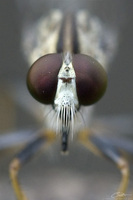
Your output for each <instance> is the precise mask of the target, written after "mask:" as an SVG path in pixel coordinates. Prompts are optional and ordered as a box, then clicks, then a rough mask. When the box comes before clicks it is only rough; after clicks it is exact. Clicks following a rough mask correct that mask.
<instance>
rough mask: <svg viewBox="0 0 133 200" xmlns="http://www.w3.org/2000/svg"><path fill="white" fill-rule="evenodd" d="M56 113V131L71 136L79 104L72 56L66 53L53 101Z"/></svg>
mask: <svg viewBox="0 0 133 200" xmlns="http://www.w3.org/2000/svg"><path fill="white" fill-rule="evenodd" d="M54 109H55V112H56V113H57V131H59V132H62V131H63V130H65V132H67V133H69V132H70V131H71V132H72V134H73V127H74V120H75V115H76V112H77V110H78V109H79V102H78V97H77V92H76V74H75V71H74V68H73V65H72V56H71V55H70V54H69V53H67V54H65V56H64V60H63V64H62V66H61V68H60V71H59V74H58V83H57V91H56V95H55V100H54Z"/></svg>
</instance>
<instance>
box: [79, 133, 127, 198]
mask: <svg viewBox="0 0 133 200" xmlns="http://www.w3.org/2000/svg"><path fill="white" fill-rule="evenodd" d="M78 139H79V141H80V142H81V143H82V144H83V145H84V146H85V147H86V148H87V149H89V150H90V151H92V152H93V153H94V154H96V155H97V156H102V157H103V156H104V157H106V158H108V159H109V160H111V161H112V162H113V163H115V165H116V166H117V167H118V169H119V170H120V172H121V175H122V179H121V182H120V185H119V188H118V190H117V192H118V193H116V194H119V195H116V197H115V200H118V199H120V195H121V200H124V199H125V195H124V194H126V190H127V187H128V182H129V166H128V162H127V160H126V159H125V158H124V156H123V155H122V154H121V153H120V152H119V150H118V149H117V148H116V147H115V146H113V145H110V144H108V143H106V140H104V139H102V138H100V137H98V136H95V135H93V134H91V132H89V130H84V131H81V132H80V133H79V136H78Z"/></svg>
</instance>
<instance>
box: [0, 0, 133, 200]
mask: <svg viewBox="0 0 133 200" xmlns="http://www.w3.org/2000/svg"><path fill="white" fill-rule="evenodd" d="M69 7H70V8H71V9H72V8H74V9H79V8H80V9H81V8H86V9H87V10H88V11H89V12H90V13H92V14H93V15H96V16H98V17H99V18H100V19H101V20H102V21H103V22H105V23H106V24H108V25H109V26H110V27H111V28H112V29H115V30H116V31H118V33H119V37H118V39H119V41H118V49H117V53H116V55H115V57H114V59H113V60H112V62H111V63H110V70H109V73H108V89H107V92H106V94H105V96H104V97H103V98H102V100H101V101H100V102H98V103H97V105H96V111H95V116H96V118H97V117H100V116H102V118H103V117H105V118H107V116H111V118H112V119H115V120H114V121H115V123H116V124H117V125H118V122H119V126H121V125H122V123H121V121H120V120H117V119H116V118H114V117H112V116H115V117H116V116H118V117H119V119H120V118H121V116H128V117H129V118H128V117H127V118H126V121H128V120H130V119H131V117H132V112H133V89H132V86H133V81H132V76H133V67H132V65H133V56H132V52H133V37H132V35H133V25H132V22H133V13H132V10H133V4H132V1H131V0H126V1H125V0H82V1H81V0H71V1H70V0H68V1H65V0H49V1H47V0H38V1H35V0H23V1H21V0H16V1H15V0H12V1H10V0H1V1H0V134H5V133H9V132H14V131H19V130H21V129H23V130H24V129H32V128H35V127H39V125H40V124H39V123H38V122H37V120H36V118H35V117H34V112H37V111H33V113H32V110H31V109H28V105H29V102H30V104H33V105H35V104H38V103H36V102H35V101H34V100H33V99H32V97H30V95H29V94H28V92H27V88H26V83H25V77H26V74H27V68H28V64H27V62H26V60H25V59H24V56H23V52H22V48H21V43H22V33H23V28H24V27H25V26H27V25H29V24H32V23H33V22H34V21H36V20H37V19H38V18H39V17H40V16H41V15H42V14H44V13H45V14H46V15H47V13H48V11H49V10H50V9H51V8H62V9H66V8H69ZM23 102H24V103H23ZM33 107H34V106H33ZM37 117H38V118H39V114H38V115H37ZM94 120H95V118H94ZM38 121H39V120H38ZM126 124H127V123H126ZM129 124H130V125H131V123H129ZM125 126H126V125H125ZM130 128H131V126H130ZM126 129H127V133H128V134H130V136H129V137H132V132H131V131H129V130H128V126H126V127H125V130H126ZM125 134H126V133H125ZM120 137H121V136H120ZM71 146H72V145H71ZM19 149H20V148H19V147H17V148H15V149H14V150H12V151H10V152H9V151H7V150H3V151H1V152H0V199H2V200H7V199H9V198H10V200H13V199H15V198H14V194H13V192H12V189H11V185H10V180H9V178H8V165H9V162H10V160H11V158H12V156H13V153H16V152H17V151H18V150H19ZM55 149H56V150H55ZM59 151H60V144H58V145H57V146H56V147H55V148H51V149H50V151H49V152H47V154H46V153H44V152H43V153H42V154H40V155H39V156H38V157H36V158H35V159H33V160H32V161H31V162H30V163H28V164H27V165H26V166H25V167H24V169H23V170H22V171H21V172H20V180H21V182H22V186H23V188H24V189H25V191H26V193H27V195H28V197H29V199H32V200H34V199H35V200H36V199H39V200H41V199H46V200H53V199H54V200H56V199H58V200H68V199H69V200H71V199H72V200H80V199H82V200H86V199H91V200H94V199H96V200H97V199H99V200H100V199H106V198H107V197H110V196H111V195H112V194H113V193H114V192H116V189H117V187H118V184H119V181H120V174H119V172H118V170H117V169H116V168H115V166H114V165H113V164H112V163H110V162H109V161H106V160H103V159H101V158H97V157H95V156H93V154H91V153H90V152H87V151H86V150H84V148H79V146H78V145H76V144H74V146H73V147H70V156H68V157H65V158H64V157H62V156H60V153H59ZM57 154H58V155H57ZM31 169H32V170H31ZM132 178H133V175H132V174H131V183H130V186H129V191H128V193H130V192H131V190H130V188H131V186H132V187H133V181H132ZM101 183H102V184H101Z"/></svg>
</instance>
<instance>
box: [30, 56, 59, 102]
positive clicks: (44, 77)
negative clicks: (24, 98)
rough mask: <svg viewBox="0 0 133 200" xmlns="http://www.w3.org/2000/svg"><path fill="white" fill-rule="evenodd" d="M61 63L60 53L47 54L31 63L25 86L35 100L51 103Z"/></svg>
mask: <svg viewBox="0 0 133 200" xmlns="http://www.w3.org/2000/svg"><path fill="white" fill-rule="evenodd" d="M61 65H62V55H61V54H56V53H54V54H47V55H45V56H43V57H41V58H39V59H38V60H37V61H36V62H35V63H33V65H32V66H31V68H30V69H29V72H28V75H27V86H28V89H29V92H30V93H31V95H32V96H33V97H34V98H35V99H36V100H37V101H39V102H41V103H43V104H53V102H54V97H55V94H56V88H57V81H58V73H59V70H60V67H61Z"/></svg>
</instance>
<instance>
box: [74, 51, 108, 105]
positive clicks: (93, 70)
mask: <svg viewBox="0 0 133 200" xmlns="http://www.w3.org/2000/svg"><path fill="white" fill-rule="evenodd" d="M72 63H73V67H74V70H75V73H76V87H77V96H78V100H79V104H80V105H85V106H87V105H91V104H94V103H95V102H97V101H98V100H99V99H100V98H101V97H102V96H103V94H104V93H105V90H106V87H107V75H106V72H105V71H104V69H103V67H102V66H101V65H100V63H98V62H97V61H96V60H95V59H94V58H92V57H90V56H87V55H83V54H75V55H74V56H73V59H72Z"/></svg>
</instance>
